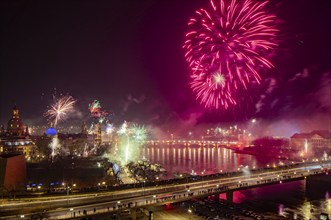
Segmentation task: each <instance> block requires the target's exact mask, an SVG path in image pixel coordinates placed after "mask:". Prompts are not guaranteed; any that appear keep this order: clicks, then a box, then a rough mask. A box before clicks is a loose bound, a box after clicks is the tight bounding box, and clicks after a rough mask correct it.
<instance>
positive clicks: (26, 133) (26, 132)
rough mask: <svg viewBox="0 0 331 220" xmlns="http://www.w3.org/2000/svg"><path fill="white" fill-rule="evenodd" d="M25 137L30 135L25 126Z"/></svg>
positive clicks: (27, 127)
mask: <svg viewBox="0 0 331 220" xmlns="http://www.w3.org/2000/svg"><path fill="white" fill-rule="evenodd" d="M25 135H26V136H27V135H30V133H29V126H25Z"/></svg>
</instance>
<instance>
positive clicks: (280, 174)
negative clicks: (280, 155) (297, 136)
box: [0, 161, 331, 219]
mask: <svg viewBox="0 0 331 220" xmlns="http://www.w3.org/2000/svg"><path fill="white" fill-rule="evenodd" d="M329 170H331V162H330V161H323V162H318V163H309V164H304V163H302V164H301V165H299V166H297V167H290V168H287V169H285V168H282V169H280V168H278V169H267V170H264V171H263V172H262V171H261V172H258V173H251V174H249V173H246V174H244V173H241V175H239V173H238V175H237V176H229V177H227V176H222V177H219V178H215V179H212V180H210V179H206V180H199V181H195V182H188V183H183V184H169V185H159V186H153V187H139V188H133V189H127V190H118V191H111V192H101V193H100V192H98V193H89V194H81V195H67V196H45V197H37V198H35V197H34V198H24V199H17V200H15V201H2V202H1V204H0V210H1V211H0V215H1V217H0V219H19V218H30V217H31V216H32V215H34V214H36V213H39V214H40V213H44V214H47V215H48V216H49V217H50V219H68V218H72V217H74V216H75V217H78V216H84V215H95V214H100V213H107V212H115V211H123V212H126V211H129V210H130V208H144V207H148V206H155V205H161V204H165V203H170V202H179V201H185V200H188V199H191V198H195V197H204V196H206V195H212V194H216V193H223V192H226V191H229V190H240V189H244V188H250V187H258V186H262V185H265V184H281V183H282V182H284V181H292V180H296V179H303V178H306V176H310V175H318V174H322V173H327V172H328V171H329ZM84 210H85V211H86V213H85V212H84ZM84 213H85V214H84Z"/></svg>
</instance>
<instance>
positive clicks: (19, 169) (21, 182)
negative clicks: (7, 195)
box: [0, 154, 26, 193]
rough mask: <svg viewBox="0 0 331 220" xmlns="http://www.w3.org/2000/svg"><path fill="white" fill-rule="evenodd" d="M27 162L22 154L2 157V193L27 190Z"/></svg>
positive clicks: (0, 189) (0, 168) (0, 161)
mask: <svg viewBox="0 0 331 220" xmlns="http://www.w3.org/2000/svg"><path fill="white" fill-rule="evenodd" d="M25 184H26V162H25V157H24V155H22V154H16V155H15V154H10V155H0V192H1V193H4V192H9V191H13V190H16V191H17V190H20V189H23V188H25Z"/></svg>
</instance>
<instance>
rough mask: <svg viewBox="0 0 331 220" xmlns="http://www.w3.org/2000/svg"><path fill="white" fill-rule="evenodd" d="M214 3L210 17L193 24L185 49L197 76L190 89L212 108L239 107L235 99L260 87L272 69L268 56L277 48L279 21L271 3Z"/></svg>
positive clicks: (202, 14)
mask: <svg viewBox="0 0 331 220" xmlns="http://www.w3.org/2000/svg"><path fill="white" fill-rule="evenodd" d="M217 2H218V4H216V1H213V0H211V11H210V12H208V11H207V10H205V9H199V10H197V11H196V17H194V18H191V19H190V21H189V23H188V26H189V27H190V31H189V32H188V33H187V34H186V39H185V42H184V46H183V48H185V49H186V54H185V57H186V60H187V61H188V63H189V66H190V68H191V70H192V71H193V73H192V82H191V87H192V89H193V91H194V92H195V93H196V98H197V99H198V100H200V102H201V103H202V104H204V105H205V107H207V108H216V109H218V108H221V107H223V108H228V107H229V106H230V105H235V104H236V101H235V98H234V93H235V92H236V90H238V89H247V88H248V86H249V84H250V83H252V82H257V83H260V81H261V77H260V74H259V71H260V70H261V69H263V68H271V67H273V65H272V63H271V62H270V60H269V58H268V57H269V55H270V54H271V52H272V50H273V49H274V48H275V47H276V46H277V43H276V35H277V33H278V31H279V30H278V29H277V27H276V20H277V19H276V16H275V15H273V14H269V13H268V12H267V11H266V10H265V6H266V4H267V3H268V1H263V2H260V1H257V2H255V3H254V2H253V1H251V0H243V1H240V0H231V1H227V0H220V1H217Z"/></svg>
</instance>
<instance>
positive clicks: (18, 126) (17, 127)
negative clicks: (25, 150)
mask: <svg viewBox="0 0 331 220" xmlns="http://www.w3.org/2000/svg"><path fill="white" fill-rule="evenodd" d="M24 129H25V126H24V123H23V122H22V120H21V119H20V114H19V109H18V108H17V106H14V108H13V115H12V117H11V119H9V121H8V123H7V132H8V133H9V134H11V135H22V134H24Z"/></svg>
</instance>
